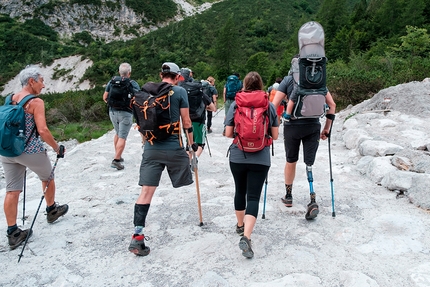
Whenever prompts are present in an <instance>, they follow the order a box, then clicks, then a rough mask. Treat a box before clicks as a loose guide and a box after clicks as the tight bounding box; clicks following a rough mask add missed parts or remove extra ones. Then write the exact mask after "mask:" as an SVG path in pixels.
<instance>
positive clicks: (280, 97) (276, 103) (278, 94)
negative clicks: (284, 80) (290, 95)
mask: <svg viewBox="0 0 430 287" xmlns="http://www.w3.org/2000/svg"><path fill="white" fill-rule="evenodd" d="M286 96H287V95H286V94H285V93H283V92H281V91H276V94H275V97H274V98H273V102H272V103H273V105H274V106H275V109H277V108H278V107H279V105H280V104H281V102H282V100H283V99H285V97H286Z"/></svg>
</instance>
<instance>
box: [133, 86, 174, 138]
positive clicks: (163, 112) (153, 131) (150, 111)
mask: <svg viewBox="0 0 430 287" xmlns="http://www.w3.org/2000/svg"><path fill="white" fill-rule="evenodd" d="M172 95H173V90H172V85H171V84H169V83H166V82H161V83H146V84H145V85H143V86H142V89H141V90H140V91H137V92H135V93H134V97H133V98H132V100H131V107H132V110H133V115H134V118H135V119H136V123H137V126H138V129H139V132H140V133H142V134H143V135H144V136H145V137H146V140H147V141H148V142H149V143H150V144H151V145H152V144H153V142H154V141H161V140H165V139H167V138H168V137H169V136H170V135H172V134H178V135H179V121H176V122H172V120H171V116H170V97H171V96H172Z"/></svg>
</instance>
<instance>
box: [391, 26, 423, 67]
mask: <svg viewBox="0 0 430 287" xmlns="http://www.w3.org/2000/svg"><path fill="white" fill-rule="evenodd" d="M406 32H407V35H406V36H401V37H400V40H401V41H402V44H401V45H400V47H398V48H396V49H395V50H396V51H398V52H399V53H400V56H402V57H403V58H409V59H410V60H412V59H413V58H415V57H423V58H425V57H428V54H429V52H430V36H429V34H427V29H424V28H417V27H413V26H406Z"/></svg>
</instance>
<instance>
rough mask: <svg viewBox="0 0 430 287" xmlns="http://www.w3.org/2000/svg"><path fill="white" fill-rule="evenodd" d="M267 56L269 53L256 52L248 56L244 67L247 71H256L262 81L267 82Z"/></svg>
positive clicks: (269, 72)
mask: <svg viewBox="0 0 430 287" xmlns="http://www.w3.org/2000/svg"><path fill="white" fill-rule="evenodd" d="M268 56H269V54H268V53H266V52H258V53H256V54H254V55H252V56H251V57H249V59H248V61H247V62H246V65H245V69H246V71H247V72H251V71H256V72H258V73H259V74H260V76H261V78H262V79H263V83H267V82H268V81H269V78H270V74H271V71H270V68H269V67H270V62H269V58H268Z"/></svg>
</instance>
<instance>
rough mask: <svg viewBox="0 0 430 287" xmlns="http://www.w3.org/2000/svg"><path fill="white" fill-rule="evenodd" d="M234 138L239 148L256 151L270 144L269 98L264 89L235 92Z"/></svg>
mask: <svg viewBox="0 0 430 287" xmlns="http://www.w3.org/2000/svg"><path fill="white" fill-rule="evenodd" d="M234 129H235V131H234V135H235V137H234V140H233V143H234V144H236V145H237V146H238V147H239V149H240V150H243V151H245V152H257V151H260V150H262V149H264V148H265V147H266V146H270V145H271V144H272V137H270V136H269V134H268V131H269V99H268V97H267V94H266V92H264V91H242V92H239V93H237V94H236V109H235V111H234Z"/></svg>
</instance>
